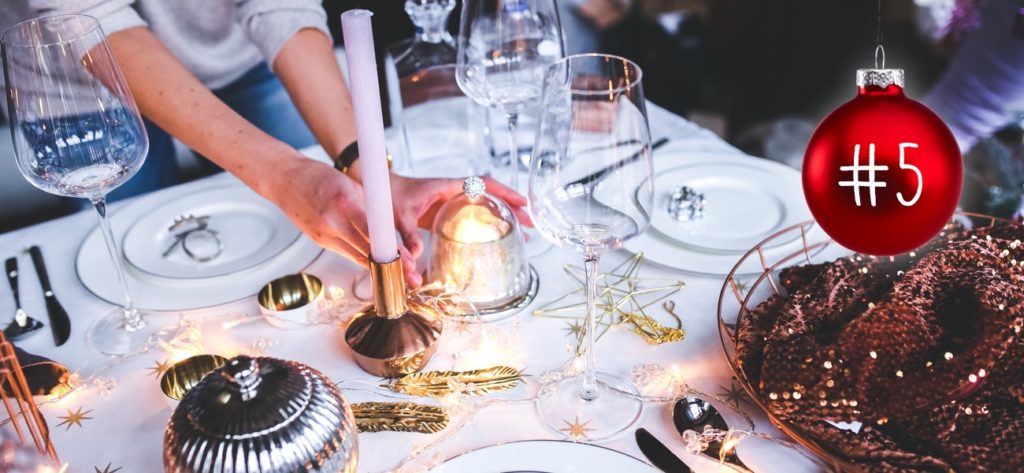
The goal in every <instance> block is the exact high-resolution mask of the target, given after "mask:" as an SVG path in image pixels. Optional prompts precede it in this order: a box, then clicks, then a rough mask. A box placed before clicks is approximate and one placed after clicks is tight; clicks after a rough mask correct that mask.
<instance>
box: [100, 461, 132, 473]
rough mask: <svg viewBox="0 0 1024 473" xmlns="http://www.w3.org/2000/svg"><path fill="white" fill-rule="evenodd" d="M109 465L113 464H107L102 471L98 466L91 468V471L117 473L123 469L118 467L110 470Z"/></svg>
mask: <svg viewBox="0 0 1024 473" xmlns="http://www.w3.org/2000/svg"><path fill="white" fill-rule="evenodd" d="M111 465H113V463H111V462H107V466H105V467H104V468H103V469H102V470H101V469H100V467H98V466H95V467H93V469H94V470H96V473H117V472H118V471H121V468H124V467H122V466H119V467H117V468H114V469H111Z"/></svg>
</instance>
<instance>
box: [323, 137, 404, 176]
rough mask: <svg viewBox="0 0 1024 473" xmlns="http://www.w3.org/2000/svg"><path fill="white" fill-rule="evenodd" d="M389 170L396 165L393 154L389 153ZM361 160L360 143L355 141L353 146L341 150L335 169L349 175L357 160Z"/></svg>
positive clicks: (335, 161) (335, 162)
mask: <svg viewBox="0 0 1024 473" xmlns="http://www.w3.org/2000/svg"><path fill="white" fill-rule="evenodd" d="M387 153H388V169H391V166H392V165H393V164H394V159H393V158H392V157H391V152H390V151H388V152H387ZM357 159H359V142H358V141H353V142H352V143H351V144H349V145H348V146H346V147H345V149H343V150H341V153H338V157H336V158H334V169H337V170H339V171H341V172H342V173H343V174H345V175H348V170H349V169H351V168H352V165H353V164H355V162H356V160H357Z"/></svg>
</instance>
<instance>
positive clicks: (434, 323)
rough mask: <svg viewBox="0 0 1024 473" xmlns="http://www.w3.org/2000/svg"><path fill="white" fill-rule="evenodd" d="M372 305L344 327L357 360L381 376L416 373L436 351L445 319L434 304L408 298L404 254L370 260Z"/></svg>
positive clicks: (364, 367)
mask: <svg viewBox="0 0 1024 473" xmlns="http://www.w3.org/2000/svg"><path fill="white" fill-rule="evenodd" d="M370 281H371V283H372V284H373V305H370V306H367V307H365V308H364V309H362V310H360V311H359V312H357V313H356V314H355V315H354V316H353V317H352V320H351V321H350V322H349V324H348V328H347V329H346V330H345V342H346V343H348V346H349V347H351V348H352V353H353V355H354V356H355V359H356V363H358V364H359V366H360V367H361V368H363V369H364V370H365V371H366V372H368V373H370V374H373V375H376V376H380V377H382V378H393V377H397V376H402V375H406V374H409V373H415V372H417V371H419V370H421V369H423V367H424V366H426V365H427V362H428V361H430V357H432V356H434V352H435V351H436V350H437V340H438V338H440V336H441V330H442V328H443V327H444V323H443V321H442V320H441V317H439V316H438V314H437V313H436V312H435V311H434V310H433V308H431V307H429V306H427V305H425V304H422V303H420V302H419V301H417V300H416V299H415V298H409V297H408V294H407V293H406V290H405V279H404V274H403V270H402V260H401V258H397V257H396V258H395V259H394V260H392V261H389V262H387V263H378V262H375V261H372V260H371V261H370Z"/></svg>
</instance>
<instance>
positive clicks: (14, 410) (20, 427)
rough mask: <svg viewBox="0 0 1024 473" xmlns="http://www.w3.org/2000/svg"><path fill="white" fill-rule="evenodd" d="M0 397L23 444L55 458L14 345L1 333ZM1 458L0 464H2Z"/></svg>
mask: <svg viewBox="0 0 1024 473" xmlns="http://www.w3.org/2000/svg"><path fill="white" fill-rule="evenodd" d="M0 401H2V402H3V405H4V409H5V410H6V411H7V417H8V419H7V423H9V424H11V425H12V429H13V430H14V432H15V433H16V434H17V436H18V441H19V442H21V443H22V444H24V445H34V446H35V448H36V449H37V450H39V453H40V454H43V455H46V456H48V457H49V458H51V459H53V461H54V462H58V461H59V460H58V458H57V451H56V450H55V449H54V448H53V442H51V441H50V429H49V428H48V427H47V426H46V420H45V419H43V415H42V414H40V413H39V408H38V407H36V403H35V401H34V400H33V399H32V392H31V391H30V390H29V388H28V382H27V381H26V380H25V372H24V371H22V369H21V363H19V362H18V357H17V355H15V353H14V345H11V342H9V341H7V338H6V337H4V335H3V333H0ZM2 463H3V462H2V461H0V467H2V466H3V465H2Z"/></svg>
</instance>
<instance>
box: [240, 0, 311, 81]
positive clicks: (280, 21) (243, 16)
mask: <svg viewBox="0 0 1024 473" xmlns="http://www.w3.org/2000/svg"><path fill="white" fill-rule="evenodd" d="M235 4H236V6H237V7H238V21H239V22H240V23H241V24H242V27H243V28H244V29H245V32H246V34H247V35H248V37H249V40H250V41H252V42H253V43H254V44H256V46H257V47H258V48H259V49H260V51H261V52H262V53H263V57H264V58H266V60H267V64H270V65H271V66H273V65H274V58H276V57H277V53H278V52H279V51H280V50H281V47H282V46H284V43H285V42H287V41H288V40H289V39H291V37H292V36H294V35H295V33H298V32H299V30H302V29H306V28H313V29H318V30H320V31H323V32H324V34H327V35H328V36H330V34H331V33H330V31H328V29H327V14H326V13H325V12H324V8H323V5H322V4H321V2H320V0H235Z"/></svg>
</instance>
